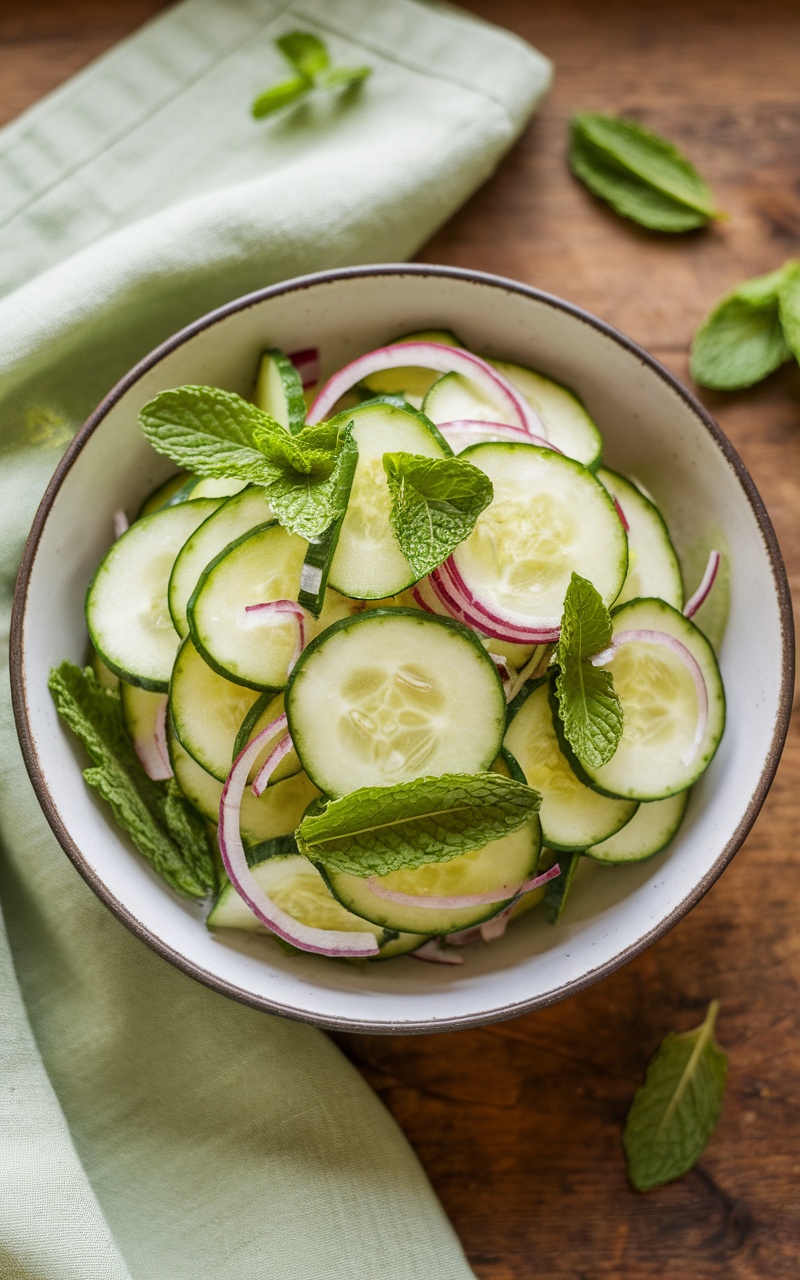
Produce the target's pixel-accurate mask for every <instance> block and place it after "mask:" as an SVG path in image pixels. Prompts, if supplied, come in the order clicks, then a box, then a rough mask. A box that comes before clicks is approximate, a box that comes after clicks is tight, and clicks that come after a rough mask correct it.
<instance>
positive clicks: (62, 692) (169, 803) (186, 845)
mask: <svg viewBox="0 0 800 1280" xmlns="http://www.w3.org/2000/svg"><path fill="white" fill-rule="evenodd" d="M49 687H50V692H51V693H52V695H53V700H54V702H55V704H56V708H57V710H58V714H59V715H60V716H61V717H62V719H63V720H64V722H65V723H66V724H67V725H69V727H70V729H71V730H72V732H73V733H74V734H76V735H77V737H78V738H80V740H81V742H82V743H83V745H84V747H85V748H86V750H87V752H88V754H89V757H90V759H91V761H92V767H91V768H88V769H84V771H83V776H84V778H85V780H86V782H87V783H88V784H89V786H90V787H94V788H95V790H96V791H97V792H99V794H100V795H101V796H102V798H103V799H104V800H105V801H106V802H107V803H108V804H109V805H110V806H111V809H112V810H113V813H114V817H115V818H116V820H117V822H118V824H119V825H120V827H122V829H123V830H124V831H127V832H128V834H129V836H130V837H131V839H132V840H133V843H134V844H135V845H136V847H137V849H138V850H139V852H140V853H141V854H143V856H144V857H145V858H146V859H147V861H148V862H149V863H150V864H151V866H152V867H153V869H154V870H155V871H157V872H158V874H159V875H160V876H161V877H162V879H164V880H166V882H167V884H169V885H171V886H172V888H173V889H176V890H177V892H178V893H181V894H183V895H184V896H185V897H188V898H205V897H206V896H207V895H208V894H209V893H210V892H211V891H212V890H213V889H214V887H215V884H216V874H215V870H214V862H213V857H212V853H211V849H210V846H209V843H208V836H207V834H206V828H205V823H204V822H203V820H202V819H201V818H199V817H198V816H197V814H196V813H195V812H194V810H193V809H192V808H191V806H190V805H189V803H188V802H187V801H186V800H185V799H184V797H183V795H182V793H181V791H180V789H179V788H178V785H177V783H176V782H175V781H174V780H173V779H170V781H169V782H153V781H152V779H150V778H148V776H147V774H146V773H145V771H144V769H143V768H142V765H141V763H140V761H139V758H138V756H137V755H136V752H135V751H134V748H133V743H132V742H131V740H130V738H129V737H128V734H127V732H126V730H125V725H124V723H123V719H122V707H121V704H120V700H119V698H118V696H117V694H116V693H113V692H111V691H110V690H107V689H104V688H103V686H102V685H101V684H100V682H99V680H98V679H97V676H96V675H95V674H94V672H93V671H92V670H91V668H90V667H86V668H85V669H81V668H80V667H76V666H74V665H73V664H72V663H71V662H62V664H61V666H60V667H57V668H54V670H53V671H51V673H50V680H49Z"/></svg>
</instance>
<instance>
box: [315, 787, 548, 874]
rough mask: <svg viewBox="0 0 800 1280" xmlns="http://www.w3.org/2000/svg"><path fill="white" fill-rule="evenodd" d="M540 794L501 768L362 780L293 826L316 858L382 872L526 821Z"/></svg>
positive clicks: (455, 852) (454, 852) (332, 865)
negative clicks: (389, 781) (372, 782)
mask: <svg viewBox="0 0 800 1280" xmlns="http://www.w3.org/2000/svg"><path fill="white" fill-rule="evenodd" d="M539 802H540V796H539V794H538V792H536V791H534V790H533V789H532V788H531V787H527V786H524V785H523V784H522V783H521V782H515V781H514V780H513V779H511V778H504V777H502V775H501V774H497V773H477V774H468V773H463V774H462V773H455V774H445V775H444V776H443V777H441V778H416V779H415V780H414V781H412V782H403V783H400V784H399V785H398V786H391V787H362V788H361V789H360V790H359V791H352V792H351V793H350V794H349V795H346V796H342V798H341V799H340V800H331V801H329V802H328V803H327V804H326V805H325V808H324V809H323V810H322V812H321V813H319V814H307V815H306V817H305V818H303V821H302V822H301V824H300V826H299V828H298V830H297V831H296V833H295V834H296V836H297V845H298V848H299V850H300V852H301V853H303V854H304V855H305V856H306V857H307V858H310V859H311V861H312V862H318V863H320V864H321V865H322V866H323V867H326V868H327V869H329V870H331V871H346V872H349V873H350V874H351V875H355V876H383V875H388V873H389V872H390V871H398V870H400V869H402V868H413V867H421V866H424V865H425V863H428V862H447V861H449V860H450V859H451V858H457V857H458V856H459V854H462V853H468V852H469V851H470V850H472V849H482V848H483V846H484V845H486V844H488V843H489V842H490V841H491V840H499V839H500V838H501V837H502V836H505V835H508V834H509V832H511V831H516V830H518V828H519V827H521V826H524V824H525V823H526V822H527V821H529V819H530V818H531V816H532V815H533V814H534V813H536V811H537V810H538V808H539Z"/></svg>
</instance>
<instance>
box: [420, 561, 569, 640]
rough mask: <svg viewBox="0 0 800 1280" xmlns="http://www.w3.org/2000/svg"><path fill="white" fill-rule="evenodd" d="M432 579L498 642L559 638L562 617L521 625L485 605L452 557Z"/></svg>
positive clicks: (475, 623) (440, 567)
mask: <svg viewBox="0 0 800 1280" xmlns="http://www.w3.org/2000/svg"><path fill="white" fill-rule="evenodd" d="M431 578H435V579H436V582H437V584H438V585H439V586H442V587H444V589H445V590H446V592H447V594H448V595H449V596H450V597H451V598H452V599H453V600H454V602H455V603H456V605H457V606H458V607H459V608H460V609H461V610H462V611H463V612H465V613H467V614H468V615H469V616H470V617H471V618H473V620H474V625H475V626H477V627H480V628H481V629H482V630H483V631H484V632H485V634H486V635H488V636H492V637H493V638H494V639H496V640H506V641H507V642H508V643H510V644H552V643H553V642H554V641H556V640H557V639H558V637H559V634H560V631H561V619H560V618H552V617H545V618H537V619H536V620H535V621H532V622H531V623H522V622H519V621H518V620H516V619H514V618H510V617H509V616H508V615H507V614H504V613H501V612H500V611H499V610H498V609H497V608H496V606H493V607H491V608H490V607H489V606H488V605H486V604H484V602H483V601H482V600H480V599H479V598H478V596H477V595H476V594H475V592H474V591H473V590H472V589H471V588H470V587H469V586H468V584H467V583H466V581H465V579H464V577H463V575H462V573H461V571H460V570H459V568H458V565H457V564H456V562H455V558H454V557H453V556H449V557H448V559H447V560H445V561H444V562H443V563H442V564H440V565H439V567H438V568H437V569H434V571H433V573H432V574H431Z"/></svg>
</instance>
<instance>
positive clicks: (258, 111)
mask: <svg viewBox="0 0 800 1280" xmlns="http://www.w3.org/2000/svg"><path fill="white" fill-rule="evenodd" d="M310 89H311V81H310V80H307V79H306V78H305V77H304V76H295V77H294V79H292V80H282V81H281V83H280V84H274V85H273V86H272V88H271V89H265V90H264V92H263V93H260V94H259V95H258V97H257V98H256V99H255V101H254V102H253V105H252V107H251V108H250V110H251V112H252V114H253V118H254V119H255V120H263V119H264V117H265V116H271V115H272V114H273V112H275V111H280V110H281V108H282V107H290V106H291V105H292V103H293V102H299V101H300V99H301V98H304V97H305V96H306V94H307V93H308V92H309V90H310Z"/></svg>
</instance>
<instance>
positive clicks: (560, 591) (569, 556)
mask: <svg viewBox="0 0 800 1280" xmlns="http://www.w3.org/2000/svg"><path fill="white" fill-rule="evenodd" d="M461 457H462V458H466V459H467V461H469V462H471V463H472V464H473V465H474V466H476V467H480V469H481V470H482V471H484V472H485V473H486V475H488V476H489V479H490V480H491V481H492V484H493V486H494V500H493V501H492V502H491V503H490V505H489V506H488V507H487V508H486V510H485V511H483V512H482V513H481V515H480V516H479V517H478V521H477V524H476V525H475V528H474V529H473V531H472V533H471V534H470V536H469V537H468V538H467V539H466V540H465V541H464V542H462V543H461V545H460V546H458V547H457V548H456V550H455V551H454V552H453V558H454V560H455V563H456V565H457V567H458V569H459V571H460V573H461V575H462V577H463V578H464V579H465V580H466V582H467V584H468V586H469V587H470V588H472V589H473V590H474V591H475V594H476V595H477V596H478V597H479V599H480V600H481V601H483V602H484V603H485V604H486V606H487V607H494V608H496V609H497V611H498V612H499V613H500V614H501V615H503V616H506V617H508V618H509V619H510V620H511V621H513V622H516V623H519V624H523V625H526V624H529V623H530V622H531V620H532V619H542V618H544V619H548V620H549V621H550V622H551V623H552V625H553V626H554V627H557V626H558V625H559V623H560V621H561V613H562V610H563V605H564V596H565V595H566V591H567V587H568V585H569V582H570V579H571V577H572V573H573V571H574V572H575V573H579V574H581V575H582V576H583V577H584V578H588V579H589V581H590V582H592V583H593V584H594V586H595V588H596V589H597V590H598V591H599V593H600V595H601V596H602V597H603V600H604V602H605V603H606V604H611V602H612V601H613V600H615V599H616V597H617V595H618V594H619V590H620V588H621V586H622V583H623V582H624V580H625V574H626V572H627V566H628V543H627V538H626V537H625V530H624V529H623V527H622V523H621V521H620V519H619V516H618V515H617V512H616V509H615V507H614V503H613V501H612V499H611V497H610V495H609V494H608V493H607V491H606V490H605V489H604V488H603V486H602V485H601V484H600V482H599V481H598V480H596V479H595V477H594V476H593V475H592V474H591V472H589V471H587V470H586V468H585V467H582V466H581V465H580V463H578V462H575V461H574V460H573V459H572V458H565V457H562V456H561V454H558V453H554V452H553V451H552V449H540V448H538V447H537V446H536V445H530V444H476V445H473V447H472V448H471V449H465V450H464V452H463V453H462V454H461Z"/></svg>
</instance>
